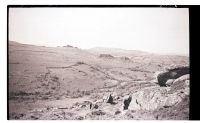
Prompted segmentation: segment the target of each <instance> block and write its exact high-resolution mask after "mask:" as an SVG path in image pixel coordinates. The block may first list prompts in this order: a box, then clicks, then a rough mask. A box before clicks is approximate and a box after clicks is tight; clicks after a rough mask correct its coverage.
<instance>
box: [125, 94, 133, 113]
mask: <svg viewBox="0 0 200 123" xmlns="http://www.w3.org/2000/svg"><path fill="white" fill-rule="evenodd" d="M131 100H132V97H131V96H129V97H128V99H125V100H124V110H127V109H128V107H129V104H130V102H131Z"/></svg>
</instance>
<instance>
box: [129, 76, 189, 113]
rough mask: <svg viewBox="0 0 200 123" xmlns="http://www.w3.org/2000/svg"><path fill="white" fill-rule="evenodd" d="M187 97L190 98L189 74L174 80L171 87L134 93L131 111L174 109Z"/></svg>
mask: <svg viewBox="0 0 200 123" xmlns="http://www.w3.org/2000/svg"><path fill="white" fill-rule="evenodd" d="M186 96H189V74H186V75H183V76H181V77H179V78H177V79H174V81H173V82H172V84H171V86H170V87H165V88H160V87H155V88H148V89H144V90H143V91H139V92H137V93H133V94H132V101H131V103H130V106H129V109H130V110H156V109H159V108H161V107H165V108H167V107H172V106H174V105H176V104H179V103H180V102H182V100H183V99H184V97H186ZM188 106H189V105H188Z"/></svg>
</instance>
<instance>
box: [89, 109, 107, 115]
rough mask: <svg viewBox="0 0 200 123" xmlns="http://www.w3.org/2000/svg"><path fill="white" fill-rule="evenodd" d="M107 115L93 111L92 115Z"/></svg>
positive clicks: (99, 111)
mask: <svg viewBox="0 0 200 123" xmlns="http://www.w3.org/2000/svg"><path fill="white" fill-rule="evenodd" d="M105 114H106V113H105V112H103V111H101V110H98V111H93V112H92V115H105Z"/></svg>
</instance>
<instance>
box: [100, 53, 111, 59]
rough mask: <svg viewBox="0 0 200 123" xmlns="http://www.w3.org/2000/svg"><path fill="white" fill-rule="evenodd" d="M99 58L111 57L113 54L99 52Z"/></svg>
mask: <svg viewBox="0 0 200 123" xmlns="http://www.w3.org/2000/svg"><path fill="white" fill-rule="evenodd" d="M99 58H107V59H113V58H114V56H112V55H110V54H100V55H99Z"/></svg>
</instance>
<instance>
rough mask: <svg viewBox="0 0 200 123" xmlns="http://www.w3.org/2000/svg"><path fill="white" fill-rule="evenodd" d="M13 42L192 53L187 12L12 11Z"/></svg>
mask: <svg viewBox="0 0 200 123" xmlns="http://www.w3.org/2000/svg"><path fill="white" fill-rule="evenodd" d="M9 40H10V41H17V42H19V43H23V44H33V45H39V46H51V47H54V46H55V47H56V46H64V45H68V44H69V45H72V46H75V47H79V48H82V49H89V48H93V47H110V48H121V49H127V50H141V51H147V52H152V53H170V54H171V53H172V54H173V53H174V54H185V55H188V54H189V10H188V9H187V8H10V9H9Z"/></svg>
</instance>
